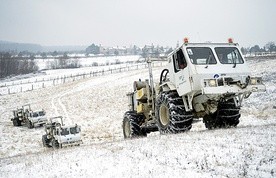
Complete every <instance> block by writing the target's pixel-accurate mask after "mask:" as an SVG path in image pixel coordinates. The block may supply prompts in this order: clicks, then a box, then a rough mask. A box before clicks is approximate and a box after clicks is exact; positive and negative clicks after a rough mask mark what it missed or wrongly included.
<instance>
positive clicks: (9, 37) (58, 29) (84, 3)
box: [0, 0, 276, 47]
mask: <svg viewBox="0 0 276 178" xmlns="http://www.w3.org/2000/svg"><path fill="white" fill-rule="evenodd" d="M184 37H188V38H189V40H190V41H191V42H206V41H212V42H226V41H227V39H228V38H229V37H232V38H233V39H234V42H238V43H240V45H242V46H246V47H247V46H252V45H254V44H259V45H260V46H261V47H262V46H263V45H265V44H266V43H267V42H269V41H274V42H276V0H0V40H4V41H13V42H24V43H37V44H41V45H90V44H92V43H96V44H101V45H104V46H117V45H118V46H129V45H134V44H136V45H139V46H143V45H145V44H152V43H153V44H155V45H163V46H167V45H168V46H175V45H176V43H177V41H179V43H182V41H183V38H184Z"/></svg>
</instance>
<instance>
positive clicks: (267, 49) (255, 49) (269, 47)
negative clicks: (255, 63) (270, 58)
mask: <svg viewBox="0 0 276 178" xmlns="http://www.w3.org/2000/svg"><path fill="white" fill-rule="evenodd" d="M241 52H242V53H243V54H244V55H246V54H250V55H256V54H260V53H272V52H276V45H275V43H274V42H268V43H267V44H266V45H264V46H263V47H260V46H259V45H254V46H252V47H247V48H246V47H242V48H241Z"/></svg>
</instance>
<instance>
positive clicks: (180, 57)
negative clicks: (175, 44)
mask: <svg viewBox="0 0 276 178" xmlns="http://www.w3.org/2000/svg"><path fill="white" fill-rule="evenodd" d="M173 62H174V71H175V72H178V71H180V70H181V69H184V68H186V67H187V62H186V59H185V56H184V54H183V51H182V49H179V50H178V51H177V52H176V53H175V54H173Z"/></svg>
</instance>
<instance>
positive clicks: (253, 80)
mask: <svg viewBox="0 0 276 178" xmlns="http://www.w3.org/2000/svg"><path fill="white" fill-rule="evenodd" d="M261 83H262V78H261V77H251V79H250V84H251V85H258V84H261Z"/></svg>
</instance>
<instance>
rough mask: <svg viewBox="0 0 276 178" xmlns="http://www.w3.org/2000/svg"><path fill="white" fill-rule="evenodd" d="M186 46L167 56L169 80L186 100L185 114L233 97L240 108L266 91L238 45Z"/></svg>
mask: <svg viewBox="0 0 276 178" xmlns="http://www.w3.org/2000/svg"><path fill="white" fill-rule="evenodd" d="M229 41H230V42H229V43H189V42H188V41H185V43H184V44H183V45H182V46H181V47H179V48H178V49H176V50H175V51H174V52H172V53H171V54H170V55H169V57H168V59H169V60H168V62H169V63H168V69H169V75H170V79H169V80H170V81H169V83H170V84H168V83H164V85H168V86H170V90H172V89H176V90H177V92H178V94H179V96H183V97H184V96H186V98H183V99H184V104H185V109H186V111H191V110H193V109H195V111H196V112H199V111H205V110H206V108H204V107H203V106H202V103H206V101H207V100H216V101H218V100H219V99H221V98H222V97H223V98H227V99H230V98H233V99H234V101H235V103H236V104H237V105H239V106H240V105H241V103H242V100H243V98H247V97H248V96H249V95H250V94H251V93H252V92H254V91H265V86H264V85H263V83H262V80H261V78H260V77H254V76H252V75H251V73H250V70H249V68H248V66H247V64H246V61H245V60H244V58H243V56H242V55H241V52H240V50H239V46H238V44H237V43H232V41H231V40H229Z"/></svg>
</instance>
